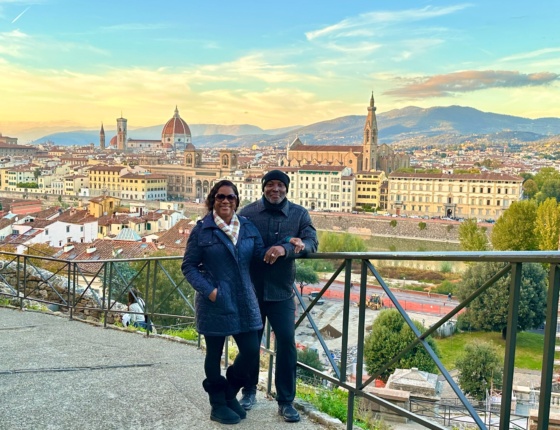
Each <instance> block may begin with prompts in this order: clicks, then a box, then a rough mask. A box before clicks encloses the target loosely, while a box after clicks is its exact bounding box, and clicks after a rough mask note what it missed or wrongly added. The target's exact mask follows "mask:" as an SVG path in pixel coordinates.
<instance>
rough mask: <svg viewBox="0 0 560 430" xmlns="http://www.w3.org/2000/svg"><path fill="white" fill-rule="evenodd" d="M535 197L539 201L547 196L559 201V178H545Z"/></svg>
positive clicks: (542, 200)
mask: <svg viewBox="0 0 560 430" xmlns="http://www.w3.org/2000/svg"><path fill="white" fill-rule="evenodd" d="M535 198H536V199H537V202H539V203H540V202H544V201H545V200H546V199H548V198H554V199H556V201H557V202H560V179H547V180H546V181H545V183H544V184H543V185H542V187H541V188H540V190H539V192H538V193H537V195H536V196H535Z"/></svg>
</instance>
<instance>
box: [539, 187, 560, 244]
mask: <svg viewBox="0 0 560 430" xmlns="http://www.w3.org/2000/svg"><path fill="white" fill-rule="evenodd" d="M535 236H536V237H537V241H538V244H539V249H540V250H541V251H552V250H557V249H558V238H559V237H560V205H558V203H557V202H556V199H553V198H549V199H546V200H545V201H544V202H542V203H541V204H540V205H539V207H538V208H537V218H536V220H535Z"/></svg>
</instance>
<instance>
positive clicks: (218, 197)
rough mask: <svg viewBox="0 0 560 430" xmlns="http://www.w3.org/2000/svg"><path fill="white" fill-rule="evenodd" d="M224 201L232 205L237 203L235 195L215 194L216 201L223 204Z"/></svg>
mask: <svg viewBox="0 0 560 430" xmlns="http://www.w3.org/2000/svg"><path fill="white" fill-rule="evenodd" d="M225 199H227V200H228V202H230V203H233V202H235V201H237V196H236V195H235V194H216V200H217V201H219V202H223V201H224V200H225Z"/></svg>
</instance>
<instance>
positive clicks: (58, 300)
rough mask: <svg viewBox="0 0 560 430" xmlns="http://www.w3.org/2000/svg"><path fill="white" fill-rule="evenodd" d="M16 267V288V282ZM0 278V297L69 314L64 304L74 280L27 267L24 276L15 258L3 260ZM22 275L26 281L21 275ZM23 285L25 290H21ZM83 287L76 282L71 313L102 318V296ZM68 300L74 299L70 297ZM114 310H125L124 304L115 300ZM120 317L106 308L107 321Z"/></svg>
mask: <svg viewBox="0 0 560 430" xmlns="http://www.w3.org/2000/svg"><path fill="white" fill-rule="evenodd" d="M18 270H19V272H20V273H19V284H20V287H19V291H18V290H17V287H16V286H17V284H18ZM1 275H2V279H1V280H0V298H2V299H7V300H8V301H9V303H10V304H12V305H14V306H18V307H19V306H20V302H21V299H22V298H24V300H23V301H24V303H23V306H24V307H27V308H32V307H39V308H41V309H48V310H51V311H58V312H61V313H63V314H69V313H70V310H69V307H68V305H67V302H68V301H69V297H68V288H69V287H70V291H71V292H72V289H73V284H72V283H70V284H69V283H68V280H67V278H65V277H63V276H58V275H53V274H52V272H49V271H48V270H44V269H40V268H35V267H30V266H28V267H27V272H26V274H25V276H24V274H23V266H22V265H20V266H19V267H18V265H17V263H16V262H11V263H9V264H6V265H5V266H4V267H3V269H2V271H1ZM24 278H25V285H24V282H23V279H24ZM24 286H25V290H24ZM84 290H85V289H84V288H83V287H81V286H79V285H78V286H76V299H77V298H78V297H80V299H79V301H78V302H77V303H76V304H75V305H74V311H73V316H74V317H75V318H80V319H84V320H88V321H97V322H98V321H101V319H102V317H103V314H104V312H103V309H102V299H101V298H100V297H99V296H98V295H97V293H96V292H95V291H92V290H91V289H88V290H87V291H85V293H84ZM70 301H71V302H72V301H74V299H72V298H70ZM113 309H114V310H117V311H126V309H127V308H126V306H125V305H123V304H122V303H118V302H116V303H114V306H113ZM120 320H121V314H120V313H115V312H109V313H108V314H107V323H108V324H114V323H115V322H118V321H120Z"/></svg>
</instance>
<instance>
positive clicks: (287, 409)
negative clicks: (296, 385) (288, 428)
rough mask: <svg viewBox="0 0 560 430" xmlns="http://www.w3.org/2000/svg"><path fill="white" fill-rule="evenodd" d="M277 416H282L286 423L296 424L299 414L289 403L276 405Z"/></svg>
mask: <svg viewBox="0 0 560 430" xmlns="http://www.w3.org/2000/svg"><path fill="white" fill-rule="evenodd" d="M278 415H282V416H283V417H284V421H286V422H287V423H297V422H298V421H299V413H298V411H296V409H295V408H294V406H293V405H292V404H291V403H288V404H287V405H278Z"/></svg>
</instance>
